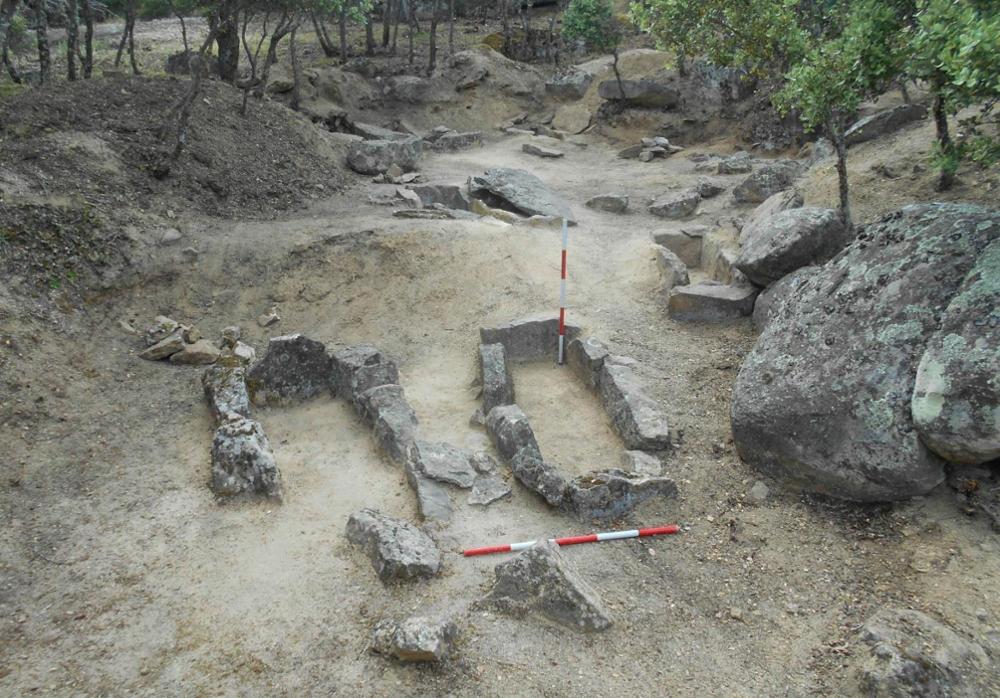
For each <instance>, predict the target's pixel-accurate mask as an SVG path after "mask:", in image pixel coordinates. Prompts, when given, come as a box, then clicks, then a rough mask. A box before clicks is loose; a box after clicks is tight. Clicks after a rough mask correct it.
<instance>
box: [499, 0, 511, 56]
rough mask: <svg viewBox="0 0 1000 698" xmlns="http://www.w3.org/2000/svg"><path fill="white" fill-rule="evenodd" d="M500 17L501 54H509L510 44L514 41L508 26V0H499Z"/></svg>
mask: <svg viewBox="0 0 1000 698" xmlns="http://www.w3.org/2000/svg"><path fill="white" fill-rule="evenodd" d="M500 18H501V22H502V26H503V54H504V55H505V56H510V50H511V44H512V43H513V41H514V37H513V32H512V31H511V26H510V0H500Z"/></svg>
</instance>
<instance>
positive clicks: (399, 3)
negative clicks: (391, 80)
mask: <svg viewBox="0 0 1000 698" xmlns="http://www.w3.org/2000/svg"><path fill="white" fill-rule="evenodd" d="M402 18H403V0H396V18H395V22H393V25H392V55H394V56H395V55H396V46H397V45H398V39H399V22H400V21H401V20H402Z"/></svg>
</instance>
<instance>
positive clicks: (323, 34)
mask: <svg viewBox="0 0 1000 698" xmlns="http://www.w3.org/2000/svg"><path fill="white" fill-rule="evenodd" d="M309 18H310V19H311V20H312V24H313V28H314V29H315V30H316V38H317V39H318V40H319V47H320V48H321V49H323V55H324V56H326V57H327V58H333V57H334V56H336V55H337V49H336V48H334V45H333V41H331V40H330V32H328V31H327V29H326V22H324V21H323V18H322V17H319V16H318V15H317V14H316V13H315V12H310V13H309Z"/></svg>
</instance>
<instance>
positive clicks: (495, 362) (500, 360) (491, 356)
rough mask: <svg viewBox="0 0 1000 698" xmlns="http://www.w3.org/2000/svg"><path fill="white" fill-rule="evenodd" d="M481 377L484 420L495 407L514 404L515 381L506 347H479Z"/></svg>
mask: <svg viewBox="0 0 1000 698" xmlns="http://www.w3.org/2000/svg"><path fill="white" fill-rule="evenodd" d="M479 375H480V380H481V381H482V384H483V406H482V412H481V415H482V418H483V419H484V420H485V418H486V415H488V414H489V413H490V411H491V410H492V409H493V408H494V407H498V406H499V405H513V404H514V379H513V377H512V376H511V374H510V369H509V368H508V367H507V350H506V349H504V345H503V344H501V343H499V342H497V343H495V344H480V345H479Z"/></svg>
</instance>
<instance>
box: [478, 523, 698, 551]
mask: <svg viewBox="0 0 1000 698" xmlns="http://www.w3.org/2000/svg"><path fill="white" fill-rule="evenodd" d="M680 530H681V529H680V527H679V526H677V524H670V525H668V526H654V527H652V528H633V529H631V530H629V531H606V532H604V533H588V534H587V535H584V536H569V537H568V538H549V542H550V543H555V544H556V545H558V546H560V547H562V546H564V545H580V544H581V543H600V542H602V541H606V540H622V539H623V538H646V537H647V536H664V535H672V534H674V533H680ZM537 542H538V541H537V540H528V541H524V542H523V543H508V544H507V545H490V546H487V547H485V548H469V549H468V550H463V551H462V555H464V556H465V557H474V556H476V555H492V554H494V553H516V552H518V551H521V550H527V549H528V548H530V547H531V546H533V545H535V544H536V543H537Z"/></svg>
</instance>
